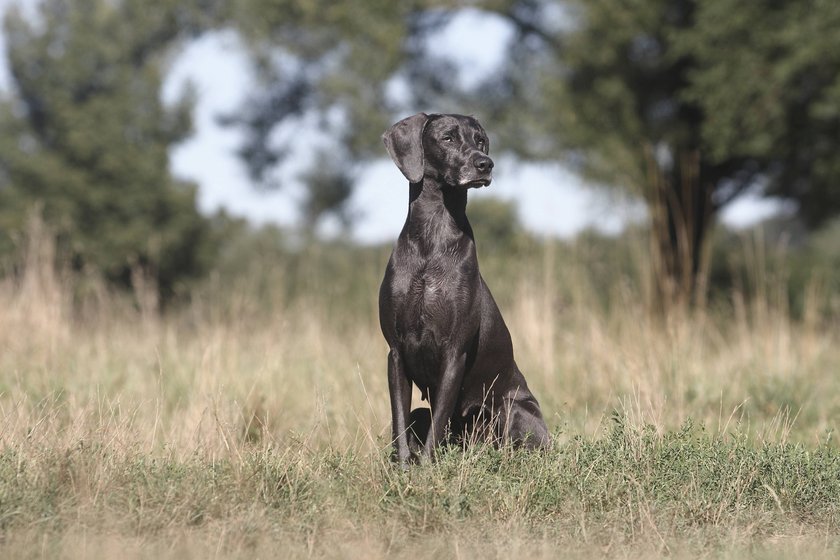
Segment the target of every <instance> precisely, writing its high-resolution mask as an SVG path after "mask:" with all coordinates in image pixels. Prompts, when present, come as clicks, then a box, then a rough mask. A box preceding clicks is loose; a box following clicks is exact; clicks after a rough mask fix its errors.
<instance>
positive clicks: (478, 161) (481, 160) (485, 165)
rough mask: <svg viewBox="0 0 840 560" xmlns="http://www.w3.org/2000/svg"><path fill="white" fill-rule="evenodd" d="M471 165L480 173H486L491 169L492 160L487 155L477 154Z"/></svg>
mask: <svg viewBox="0 0 840 560" xmlns="http://www.w3.org/2000/svg"><path fill="white" fill-rule="evenodd" d="M473 165H474V166H475V168H476V169H478V170H479V171H481V172H482V173H487V172H489V171H491V170H492V169H493V160H492V159H490V158H489V157H487V156H478V157H476V158H475V159H473Z"/></svg>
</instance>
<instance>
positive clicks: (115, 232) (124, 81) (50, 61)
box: [0, 0, 212, 296]
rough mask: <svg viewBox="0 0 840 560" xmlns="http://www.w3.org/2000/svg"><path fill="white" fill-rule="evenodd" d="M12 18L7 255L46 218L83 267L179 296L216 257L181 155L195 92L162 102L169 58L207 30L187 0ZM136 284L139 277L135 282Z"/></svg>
mask: <svg viewBox="0 0 840 560" xmlns="http://www.w3.org/2000/svg"><path fill="white" fill-rule="evenodd" d="M39 7H40V11H39V16H38V18H37V20H36V21H29V20H27V19H26V18H25V17H24V16H23V15H22V14H21V13H20V12H18V11H15V10H11V11H10V12H9V13H8V15H7V17H6V20H5V34H6V40H7V44H8V52H9V62H10V67H11V72H12V76H13V78H14V84H13V86H14V89H13V96H12V98H11V99H8V100H5V101H4V102H3V103H2V105H0V130H2V133H0V144H2V146H1V147H0V250H2V251H3V253H4V254H5V255H7V256H8V254H9V253H10V252H11V251H13V250H14V248H15V245H16V244H18V243H19V242H20V239H21V237H22V232H23V230H24V229H25V227H26V222H27V221H28V220H29V219H30V218H31V216H32V214H33V213H40V214H42V215H43V219H44V221H45V222H46V223H47V225H48V227H50V228H52V230H53V232H54V233H55V234H56V235H57V237H58V240H59V247H58V249H59V251H60V253H61V254H62V256H63V257H64V258H65V259H69V260H71V261H72V263H73V266H74V267H75V268H76V269H90V270H94V271H97V272H101V273H102V274H103V275H104V276H105V277H107V278H108V279H109V280H111V281H113V282H116V283H118V284H121V285H126V286H127V285H131V284H132V283H133V282H136V281H138V275H140V276H143V277H146V280H147V281H152V282H154V283H157V285H158V286H159V289H160V293H161V294H162V295H164V296H168V295H171V294H172V292H173V291H174V290H175V289H176V288H177V286H178V285H179V283H180V282H182V281H183V280H184V279H188V278H190V277H194V276H196V275H197V274H199V273H200V272H201V271H202V270H204V269H205V268H206V266H207V264H208V260H209V259H210V258H211V257H212V251H211V249H212V244H211V241H210V228H209V224H208V223H207V222H206V220H205V219H204V218H203V217H201V216H200V215H199V214H198V210H197V208H196V187H195V185H191V184H187V183H184V182H182V181H178V180H176V179H175V178H173V177H172V176H171V174H170V172H169V165H168V157H169V150H170V149H171V148H172V146H174V145H175V144H177V143H178V142H180V141H182V140H183V139H185V138H186V137H187V136H188V135H189V133H190V132H191V108H192V103H193V98H194V95H193V94H192V92H190V91H185V92H184V93H183V94H182V96H181V98H180V99H179V100H178V101H177V102H176V103H174V104H173V105H171V106H165V105H164V104H163V103H162V102H161V100H160V90H161V82H162V79H163V72H164V70H165V62H166V56H167V55H168V54H169V53H170V52H171V48H172V47H173V45H174V44H175V43H176V42H177V41H178V40H179V38H181V37H185V36H187V35H189V34H190V33H191V32H193V31H195V30H196V29H198V28H199V27H200V25H201V24H200V20H201V18H202V17H203V16H199V15H198V13H197V12H194V11H193V10H194V9H195V6H193V7H192V8H188V7H184V5H183V3H182V2H178V1H175V0H172V1H167V2H165V3H158V4H156V6H155V8H154V9H149V8H148V6H147V4H146V3H145V2H143V1H141V0H121V1H119V2H111V1H107V0H82V1H73V2H70V1H68V0H44V1H43V2H42V3H41V4H40V5H39ZM132 276H134V279H132Z"/></svg>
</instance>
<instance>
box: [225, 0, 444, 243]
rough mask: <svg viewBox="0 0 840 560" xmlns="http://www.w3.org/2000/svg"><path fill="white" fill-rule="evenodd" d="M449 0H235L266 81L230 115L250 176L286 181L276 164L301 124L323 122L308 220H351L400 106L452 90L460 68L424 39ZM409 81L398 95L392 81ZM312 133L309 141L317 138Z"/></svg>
mask: <svg viewBox="0 0 840 560" xmlns="http://www.w3.org/2000/svg"><path fill="white" fill-rule="evenodd" d="M446 5H447V3H446V2H440V1H438V2H435V1H430V0H426V1H423V0H414V1H410V2H392V1H390V0H365V1H360V2H352V3H350V2H332V1H329V0H238V1H235V2H233V6H234V8H233V10H232V14H233V15H232V17H233V20H234V21H235V22H236V24H237V26H238V28H239V29H240V31H241V33H242V35H243V36H244V37H245V39H246V41H247V42H248V45H249V47H250V50H251V53H252V55H253V61H254V66H255V69H256V72H255V73H256V74H257V75H258V76H259V77H260V81H261V88H260V90H259V91H257V92H255V93H254V94H253V95H252V96H251V97H250V98H249V99H248V100H247V101H246V102H245V103H244V104H243V106H242V107H241V108H240V109H239V110H238V111H237V113H236V115H235V116H227V117H225V118H224V119H223V121H224V122H225V123H227V124H229V125H231V126H236V127H239V128H240V129H242V130H243V131H244V132H245V134H246V140H245V142H244V144H243V146H242V148H241V150H240V155H241V157H242V158H243V161H244V162H245V164H246V166H247V168H248V170H249V174H250V176H251V178H252V179H253V180H254V181H255V182H256V183H258V184H260V185H263V186H265V187H268V188H277V187H282V186H283V185H281V184H279V182H278V181H277V178H276V171H277V169H278V167H279V166H281V165H282V164H283V163H284V162H285V161H286V160H287V158H288V156H289V154H290V153H293V150H294V147H295V146H296V145H297V144H298V143H300V142H301V141H302V139H301V136H300V134H299V133H298V132H297V130H292V131H289V130H288V129H286V133H285V134H282V132H283V130H284V128H283V127H291V128H292V129H296V128H297V127H298V125H300V124H301V123H302V122H308V123H312V122H314V123H316V125H317V128H318V129H319V130H320V132H321V134H320V135H319V138H318V140H317V141H316V142H314V143H315V144H317V145H319V148H318V150H316V156H315V158H314V161H313V162H312V165H311V167H310V168H309V169H308V170H305V171H304V172H303V173H301V175H300V177H299V179H301V181H302V182H303V183H304V184H305V186H306V198H305V200H304V201H303V210H304V218H305V221H306V224H307V226H308V227H310V228H311V227H314V225H315V224H316V223H317V222H318V220H319V219H320V218H321V217H322V216H324V215H326V214H333V215H337V216H338V217H339V218H340V219H342V221H344V222H345V223H347V222H349V220H350V218H351V216H349V215H347V213H346V207H345V204H346V202H347V200H348V199H349V197H350V195H351V194H352V189H353V185H354V184H355V175H356V172H357V170H358V168H359V165H360V163H362V162H365V161H368V160H370V159H372V158H376V157H381V156H382V154H383V150H382V143H381V141H380V139H379V138H380V135H381V134H382V132H383V131H384V130H385V129H386V128H387V127H388V126H389V125H390V124H391V123H392V119H393V118H394V116H395V114H396V113H397V112H398V109H399V108H401V107H412V106H417V105H423V104H426V103H428V102H429V101H430V100H431V99H432V98H434V97H435V96H436V95H442V94H443V93H444V92H446V91H448V86H447V84H448V82H449V81H451V79H452V76H453V70H452V67H451V64H450V63H448V62H447V61H445V60H439V59H431V58H429V57H428V56H426V52H425V49H424V44H423V42H422V38H423V37H424V36H425V35H427V34H428V33H430V32H431V31H433V30H435V29H437V28H439V27H440V26H441V25H442V23H443V22H444V21H445V20H446V18H448V17H449V15H450V13H449V12H447V11H444V10H442V9H441V8H442V7H445V6H446ZM400 80H403V81H404V83H409V84H410V85H411V89H410V95H409V96H408V97H409V98H408V99H402V100H399V101H396V100H395V99H394V96H393V95H389V87H391V86H393V85H394V83H395V82H398V81H400ZM310 140H312V139H311V138H310Z"/></svg>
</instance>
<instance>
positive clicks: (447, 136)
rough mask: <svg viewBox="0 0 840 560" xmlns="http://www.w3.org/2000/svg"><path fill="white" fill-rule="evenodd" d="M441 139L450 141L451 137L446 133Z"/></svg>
mask: <svg viewBox="0 0 840 560" xmlns="http://www.w3.org/2000/svg"><path fill="white" fill-rule="evenodd" d="M443 141H444V142H452V137H451V136H449V135H448V134H447V135H446V136H444V137H443Z"/></svg>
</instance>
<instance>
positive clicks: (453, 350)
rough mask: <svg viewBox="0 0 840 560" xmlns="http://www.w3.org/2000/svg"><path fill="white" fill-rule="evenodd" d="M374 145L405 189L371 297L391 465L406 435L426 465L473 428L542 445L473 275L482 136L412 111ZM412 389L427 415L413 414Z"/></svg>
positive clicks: (537, 418)
mask: <svg viewBox="0 0 840 560" xmlns="http://www.w3.org/2000/svg"><path fill="white" fill-rule="evenodd" d="M382 139H383V141H384V142H385V147H386V148H387V149H388V153H389V154H390V155H391V158H392V159H393V160H394V163H396V164H397V167H399V169H400V171H402V173H403V175H405V177H406V178H407V179H408V181H409V183H410V187H409V189H410V190H409V193H410V194H409V205H408V218H407V219H406V222H405V226H403V229H402V232H401V233H400V236H399V239H398V240H397V243H396V246H395V247H394V251H393V253H392V254H391V259H390V260H389V261H388V267H387V268H386V270H385V278H384V279H383V280H382V287H381V288H380V292H379V321H380V325H381V327H382V333H383V334H384V335H385V339H386V340H387V341H388V345H389V346H390V352H389V354H388V387H389V390H390V394H391V416H392V428H393V438H394V445H395V447H396V449H395V451H396V459H397V460H398V461H399V463H400V465H403V466H405V465H407V464H408V462H409V461H410V460H412V459H413V458H416V455H413V454H412V447H414V446H413V445H411V442H412V437H410V436H411V434H410V433H409V428H410V427H411V428H412V431H413V434H414V437H416V438H417V440H418V441H419V442H422V444H423V447H422V454H423V455H424V456H425V457H427V458H432V457H433V456H434V452H435V448H436V447H437V446H438V445H439V444H440V443H441V442H443V441H446V440H450V441H451V440H452V439H457V438H458V437H461V436H462V435H463V432H464V431H465V430H467V429H475V428H477V427H480V426H483V428H484V431H487V430H491V433H492V434H494V435H495V439H496V441H497V442H509V443H512V444H514V445H522V446H525V447H528V448H537V447H544V446H547V445H548V444H549V441H550V439H549V435H548V429H547V428H546V425H545V422H544V421H543V418H542V414H541V412H540V407H539V404H538V403H537V399H536V398H534V395H533V394H532V393H531V391H530V390H528V385H527V384H526V383H525V378H524V377H523V376H522V373H521V372H520V371H519V368H518V367H517V366H516V362H514V360H513V347H512V345H511V339H510V333H509V332H508V329H507V326H506V325H505V322H504V320H503V319H502V315H501V313H499V308H498V307H497V306H496V302H495V301H494V300H493V296H492V295H490V290H488V289H487V285H486V284H485V283H484V279H483V278H482V277H481V274H480V273H479V271H478V260H477V258H476V252H475V242H474V239H473V232H472V228H471V227H470V223H469V221H467V216H466V206H467V190H468V189H469V188H471V187H482V186H487V185H489V184H490V181H491V180H492V170H493V160H491V159H490V158H489V157H488V153H489V141H488V139H487V134H486V133H485V132H484V129H483V128H482V127H481V125H480V124H479V123H478V121H477V120H475V119H474V118H472V117H465V116H462V115H426V114H424V113H420V114H417V115H414V116H412V117H408V118H407V119H404V120H402V121H400V122H398V123H397V124H395V125H394V126H392V127H391V128H390V129H388V131H386V132H385V134H383V136H382ZM412 382H414V384H415V385H417V387H419V389H420V391H421V392H422V395H423V398H424V399H427V400H428V401H429V403H430V405H431V413H430V412H429V411H428V409H417V410H414V411H412V412H411V413H409V408H410V406H411V383H412ZM479 425H480V426H479Z"/></svg>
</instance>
